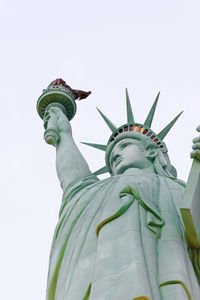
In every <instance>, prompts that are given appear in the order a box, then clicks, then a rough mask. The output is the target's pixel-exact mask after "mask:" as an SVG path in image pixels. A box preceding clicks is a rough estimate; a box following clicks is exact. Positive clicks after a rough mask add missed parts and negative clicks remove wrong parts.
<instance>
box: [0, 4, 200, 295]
mask: <svg viewBox="0 0 200 300" xmlns="http://www.w3.org/2000/svg"><path fill="white" fill-rule="evenodd" d="M199 16H200V2H199V0H196V1H194V0H188V1H184V0H173V1H172V0H168V1H163V0H151V1H150V0H140V1H139V0H138V1H136V0H124V1H118V0H115V1H113V0H110V1H109V0H107V1H105V0H101V1H96V0H93V1H92V0H84V1H80V0H78V1H77V0H74V1H67V0H65V1H51V0H48V1H47V0H44V1H38V0H35V1H24V0H18V1H14V0H6V1H5V0H1V2H0V36H1V55H0V62H1V64H0V66H1V72H0V76H1V78H0V82H1V84H0V93H1V118H0V125H1V126H0V128H1V144H2V146H1V173H0V174H1V210H0V234H1V247H0V266H1V272H0V282H1V299H4V300H7V299H8V300H11V299H17V300H18V299H19V300H27V299H28V300H36V299H37V300H43V299H45V289H46V278H47V272H48V258H49V252H50V246H51V240H52V237H53V232H54V228H55V225H56V222H57V220H58V210H59V206H60V203H61V197H62V191H61V188H60V186H59V182H58V179H57V176H56V170H55V149H54V148H53V147H52V146H49V145H47V144H46V143H45V142H44V140H43V132H44V130H43V123H42V120H41V119H40V118H39V116H38V115H37V112H36V102H37V99H38V97H39V96H40V94H41V92H42V89H43V88H46V87H47V85H48V84H49V83H50V82H51V81H52V80H54V79H56V78H59V77H61V78H63V79H64V80H65V81H66V82H67V84H69V85H70V86H72V88H74V89H75V88H76V89H83V90H86V91H88V90H91V91H92V94H91V95H90V96H89V97H88V98H87V99H85V100H83V101H82V102H79V103H77V104H78V109H77V114H76V116H75V118H74V119H73V120H72V122H71V124H72V128H73V136H74V139H75V141H76V142H77V145H78V146H79V148H80V150H81V152H82V153H83V155H84V157H85V158H86V160H87V162H88V164H89V166H90V168H91V171H95V170H96V169H98V168H100V167H101V166H103V164H104V154H103V153H102V152H101V151H98V150H95V149H92V148H89V147H87V146H84V145H81V144H80V143H79V142H80V141H86V142H94V143H102V144H104V143H107V140H108V138H109V136H110V131H109V129H108V128H107V127H106V125H105V123H104V122H103V120H102V119H101V117H100V116H99V115H98V113H97V111H96V106H97V107H99V108H100V109H101V110H102V111H103V112H104V113H105V114H106V115H107V116H108V117H110V119H111V120H112V121H113V122H114V123H115V124H116V125H117V126H120V125H122V124H123V123H125V121H126V113H125V87H127V88H128V90H129V95H130V98H131V102H132V107H133V110H134V115H135V120H136V121H138V122H141V123H142V122H144V120H145V117H146V115H147V113H148V111H149V109H150V107H151V105H152V103H153V100H154V99H155V97H156V94H157V92H158V91H159V90H160V91H161V96H160V100H159V103H158V107H157V111H156V114H155V119H154V122H153V124H152V129H153V130H154V131H155V132H159V131H160V130H161V129H162V128H163V127H164V126H165V125H166V124H167V123H168V122H169V121H171V120H172V118H174V117H175V116H176V115H177V114H178V113H179V112H180V111H182V110H184V113H183V114H182V116H181V118H180V119H179V120H178V122H177V124H176V125H175V126H174V128H173V129H172V130H171V132H170V134H169V136H167V138H166V139H165V142H166V144H167V146H168V149H169V155H170V158H171V161H172V163H173V164H174V165H175V167H176V168H177V170H178V177H179V178H180V179H183V180H187V177H188V173H189V170H190V166H191V162H192V161H191V160H190V157H189V153H190V151H191V145H192V139H193V138H194V137H195V136H196V132H195V128H196V127H197V125H199V124H200V114H199V108H200V105H199V103H200V84H199V81H200V34H199V30H200V17H199Z"/></svg>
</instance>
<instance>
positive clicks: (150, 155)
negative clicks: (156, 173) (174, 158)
mask: <svg viewBox="0 0 200 300" xmlns="http://www.w3.org/2000/svg"><path fill="white" fill-rule="evenodd" d="M157 155H158V149H157V148H149V149H148V150H147V154H146V157H147V158H148V159H149V160H154V159H155V158H156V156H157Z"/></svg>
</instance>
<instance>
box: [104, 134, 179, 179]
mask: <svg viewBox="0 0 200 300" xmlns="http://www.w3.org/2000/svg"><path fill="white" fill-rule="evenodd" d="M107 167H108V169H109V170H110V173H111V174H112V175H116V174H123V173H124V172H125V171H126V170H127V169H130V168H136V169H140V170H143V171H146V172H150V173H155V174H158V175H161V176H167V177H176V176H177V173H176V169H175V168H174V167H173V166H172V165H171V163H170V160H169V157H168V155H167V153H163V152H162V151H161V150H160V149H159V147H158V146H157V145H155V144H154V143H153V142H150V141H149V142H148V141H147V140H146V139H144V138H142V136H140V135H137V134H135V135H134V138H133V136H131V137H130V136H129V137H128V136H127V137H126V138H124V139H121V140H119V141H116V144H115V145H114V147H113V148H112V150H111V152H110V154H109V158H108V159H107Z"/></svg>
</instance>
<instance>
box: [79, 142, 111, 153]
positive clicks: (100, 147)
mask: <svg viewBox="0 0 200 300" xmlns="http://www.w3.org/2000/svg"><path fill="white" fill-rule="evenodd" d="M81 144H84V145H87V146H90V147H93V148H96V149H99V150H102V151H106V145H101V144H92V143H85V142H81Z"/></svg>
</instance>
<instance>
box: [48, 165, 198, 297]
mask: <svg viewBox="0 0 200 300" xmlns="http://www.w3.org/2000/svg"><path fill="white" fill-rule="evenodd" d="M184 189H185V187H184V184H181V182H180V181H178V180H175V179H172V178H166V177H161V176H159V175H157V174H152V173H147V172H144V171H142V170H139V169H129V170H127V171H126V172H125V173H124V174H122V175H115V176H111V177H110V178H107V179H104V180H101V181H100V180H99V179H98V178H97V177H96V176H94V175H91V176H88V177H84V178H79V179H78V180H76V181H75V182H73V183H72V184H71V185H70V186H69V187H68V188H67V190H66V191H65V192H64V195H63V200H62V204H61V209H60V213H59V221H58V224H57V226H56V230H55V234H54V237H53V243H52V248H51V253H50V262H49V273H48V283H47V298H46V299H47V300H87V299H88V300H133V299H146V300H161V299H163V300H172V299H176V300H191V299H193V300H199V299H200V287H199V284H198V282H197V279H196V275H195V272H194V269H193V266H192V263H191V261H190V258H189V254H188V245H187V240H186V235H185V230H184V226H183V223H182V219H181V216H180V211H179V208H180V207H181V201H182V199H183V193H184ZM166 287H170V288H171V289H172V291H170V289H169V296H166V295H167V294H165V296H163V294H162V289H166Z"/></svg>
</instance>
